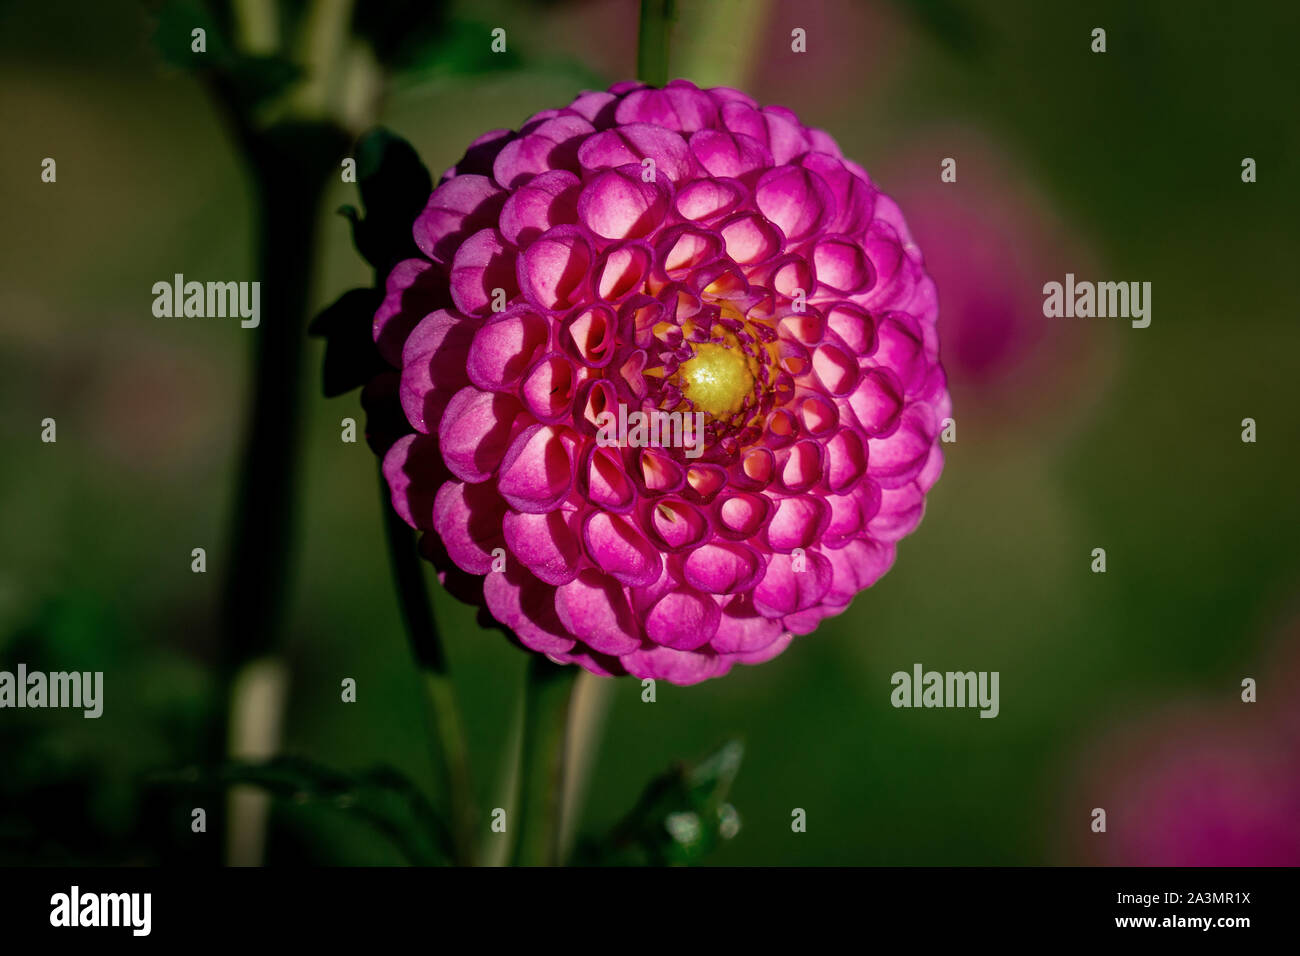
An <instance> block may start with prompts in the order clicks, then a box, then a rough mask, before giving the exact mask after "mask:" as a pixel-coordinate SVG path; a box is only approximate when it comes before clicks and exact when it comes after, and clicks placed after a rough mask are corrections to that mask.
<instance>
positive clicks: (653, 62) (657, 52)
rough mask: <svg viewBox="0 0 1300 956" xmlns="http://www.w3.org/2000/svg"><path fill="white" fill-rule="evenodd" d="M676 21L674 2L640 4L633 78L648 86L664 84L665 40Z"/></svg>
mask: <svg viewBox="0 0 1300 956" xmlns="http://www.w3.org/2000/svg"><path fill="white" fill-rule="evenodd" d="M675 19H677V0H641V28H640V31H639V32H638V34H637V45H636V75H637V76H638V77H639V78H640V79H641V80H643V81H645V82H646V83H649V84H650V85H651V86H663V85H665V84H666V83H667V82H668V39H669V32H670V30H671V27H672V22H673V21H674V20H675Z"/></svg>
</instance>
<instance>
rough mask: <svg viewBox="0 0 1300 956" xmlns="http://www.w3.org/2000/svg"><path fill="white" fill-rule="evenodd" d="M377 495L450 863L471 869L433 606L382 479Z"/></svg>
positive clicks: (464, 769) (467, 798)
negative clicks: (420, 693)
mask: <svg viewBox="0 0 1300 956" xmlns="http://www.w3.org/2000/svg"><path fill="white" fill-rule="evenodd" d="M380 492H381V497H382V499H383V500H382V502H381V505H380V506H381V507H382V508H383V513H384V532H385V537H386V538H387V541H388V553H389V557H390V558H391V559H392V564H393V576H394V578H395V580H396V583H397V596H398V600H399V603H400V604H401V608H402V620H403V623H404V624H405V625H406V634H407V637H408V638H409V639H410V642H411V651H412V652H413V653H414V655H415V661H416V664H417V665H418V666H419V668H420V673H421V677H422V679H423V683H424V695H425V704H426V707H427V716H428V720H429V726H430V730H431V731H432V736H433V742H434V746H433V755H432V756H433V764H434V773H435V774H436V775H437V777H438V783H439V784H440V787H439V789H440V790H441V791H442V792H443V793H445V794H446V799H447V803H448V809H449V811H450V817H451V827H450V829H451V842H452V858H453V862H455V863H457V864H458V865H461V866H471V865H473V863H474V840H473V833H474V817H475V813H474V804H473V799H472V791H471V790H470V775H469V756H468V747H467V746H466V744H465V732H464V725H463V723H462V721H461V718H460V708H459V707H458V706H457V704H456V695H455V690H454V688H453V686H452V682H451V676H450V673H449V671H448V667H447V655H446V652H445V650H444V648H443V644H442V635H441V634H439V633H438V623H437V620H436V619H435V617H434V615H433V604H432V603H431V602H430V599H429V589H428V586H427V585H426V583H425V579H424V570H423V568H422V567H421V564H420V556H419V554H418V553H417V552H416V548H415V539H414V535H412V533H411V529H410V528H409V527H408V526H407V525H406V522H404V521H403V520H402V519H401V517H400V516H399V515H398V514H397V512H395V511H394V510H393V506H392V503H391V502H390V501H389V499H388V486H387V484H386V483H385V482H384V481H383V478H382V477H381V478H380Z"/></svg>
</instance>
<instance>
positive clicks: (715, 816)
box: [575, 740, 744, 866]
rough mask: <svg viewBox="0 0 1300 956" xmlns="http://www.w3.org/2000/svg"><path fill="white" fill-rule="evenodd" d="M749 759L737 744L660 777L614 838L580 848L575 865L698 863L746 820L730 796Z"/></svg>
mask: <svg viewBox="0 0 1300 956" xmlns="http://www.w3.org/2000/svg"><path fill="white" fill-rule="evenodd" d="M743 755H744V746H743V745H742V744H741V742H740V741H738V740H732V741H729V742H728V743H726V744H724V745H723V746H722V747H721V748H719V749H718V750H717V751H715V752H714V753H712V754H710V755H709V756H708V757H706V758H704V759H703V760H701V761H699V762H698V763H695V764H694V765H686V764H680V765H678V766H676V767H674V768H672V769H671V770H669V771H668V772H667V773H665V774H663V775H661V776H659V777H656V778H655V779H654V780H652V781H651V782H650V784H649V785H648V786H647V787H646V789H645V791H644V792H643V793H642V794H641V798H640V799H639V800H638V801H637V804H636V806H635V807H634V808H633V809H632V812H631V813H629V814H628V815H627V816H626V817H625V818H624V819H623V820H622V822H620V823H619V824H618V825H617V826H616V827H615V828H614V830H613V831H612V832H611V833H610V834H609V836H608V837H606V838H605V839H603V840H599V841H596V840H584V841H583V842H582V843H581V844H580V845H579V848H578V851H577V853H576V854H575V861H576V862H577V863H578V864H580V865H596V866H682V865H690V864H693V863H698V862H699V861H700V860H702V859H703V858H704V857H705V856H706V855H707V854H708V853H709V852H710V851H711V850H713V849H714V848H715V847H716V846H717V845H718V844H719V843H721V842H722V841H724V840H729V839H731V838H732V837H734V836H735V835H736V833H738V832H739V830H740V816H739V814H737V813H736V809H735V808H734V807H733V806H732V805H731V804H730V803H728V802H727V794H728V792H729V791H730V789H731V784H732V782H733V781H734V780H735V778H736V774H737V773H738V772H739V770H740V762H741V758H742V756H743Z"/></svg>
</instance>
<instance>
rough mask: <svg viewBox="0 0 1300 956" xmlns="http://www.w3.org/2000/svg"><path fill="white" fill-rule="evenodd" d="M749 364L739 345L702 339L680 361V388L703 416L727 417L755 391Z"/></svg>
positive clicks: (736, 410)
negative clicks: (690, 355) (688, 356)
mask: <svg viewBox="0 0 1300 956" xmlns="http://www.w3.org/2000/svg"><path fill="white" fill-rule="evenodd" d="M750 364H751V363H750V361H749V360H748V358H747V357H746V356H745V353H744V352H742V351H741V350H740V349H739V348H726V347H725V346H722V345H718V344H716V343H713V342H705V343H704V344H702V345H700V346H698V347H696V349H695V354H694V355H693V356H692V357H691V358H689V359H687V360H686V361H685V362H684V363H682V367H681V381H682V391H683V393H684V394H685V395H686V397H687V398H689V399H690V400H691V401H692V402H693V403H694V404H695V407H696V408H697V409H699V410H700V411H702V412H704V413H705V414H706V415H710V416H712V417H713V418H728V417H730V416H732V415H734V414H736V413H737V412H738V411H740V409H741V407H742V406H743V405H744V403H745V399H746V397H748V396H749V395H751V394H752V393H753V391H754V373H753V370H752V369H751V368H750Z"/></svg>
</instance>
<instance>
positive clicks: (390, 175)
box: [353, 127, 433, 275]
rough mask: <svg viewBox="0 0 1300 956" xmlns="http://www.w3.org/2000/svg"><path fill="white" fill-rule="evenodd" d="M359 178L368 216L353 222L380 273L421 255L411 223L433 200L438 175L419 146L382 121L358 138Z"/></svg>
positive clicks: (359, 241)
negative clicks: (432, 173) (433, 173)
mask: <svg viewBox="0 0 1300 956" xmlns="http://www.w3.org/2000/svg"><path fill="white" fill-rule="evenodd" d="M356 160H357V182H358V185H359V186H360V189H361V201H362V203H363V204H364V205H365V210H366V216H365V219H363V220H362V221H361V222H359V223H354V226H353V238H354V240H355V241H356V244H357V249H358V250H359V251H360V252H361V254H362V255H363V256H365V258H366V261H367V262H369V263H370V264H371V265H372V266H374V267H375V270H376V272H377V273H379V274H380V275H387V273H388V272H389V271H390V270H391V269H392V267H393V266H394V265H396V264H397V263H398V262H400V261H401V260H403V259H409V258H411V257H413V256H417V255H419V250H418V248H417V247H416V245H415V239H414V238H412V235H411V227H412V226H413V225H414V223H415V219H416V217H417V216H419V215H420V213H421V212H422V211H423V210H424V207H425V205H426V204H427V203H428V202H429V195H430V193H432V192H433V178H432V177H431V176H430V175H429V171H428V170H427V169H426V168H425V166H424V163H422V162H420V157H419V155H418V154H417V153H416V151H415V148H414V147H413V146H411V144H410V143H408V142H407V141H406V140H404V139H402V138H401V137H400V136H397V135H395V134H393V133H391V132H389V131H388V130H386V129H383V128H382V127H380V128H377V129H374V130H372V131H370V132H369V133H366V134H365V135H364V136H362V137H361V139H360V140H358V142H357V148H356Z"/></svg>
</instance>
